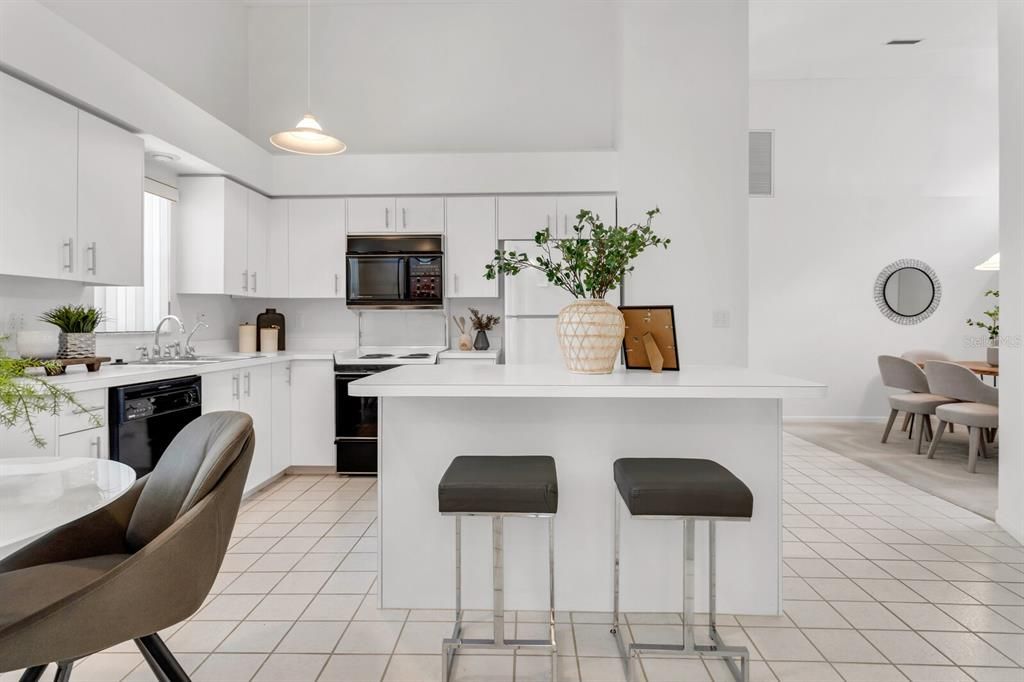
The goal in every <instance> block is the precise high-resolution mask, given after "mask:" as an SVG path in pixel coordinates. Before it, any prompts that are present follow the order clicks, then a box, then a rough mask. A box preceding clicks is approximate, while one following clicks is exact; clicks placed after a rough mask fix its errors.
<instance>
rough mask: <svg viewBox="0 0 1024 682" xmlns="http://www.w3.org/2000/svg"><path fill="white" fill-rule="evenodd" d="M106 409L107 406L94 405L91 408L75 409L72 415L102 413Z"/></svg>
mask: <svg viewBox="0 0 1024 682" xmlns="http://www.w3.org/2000/svg"><path fill="white" fill-rule="evenodd" d="M106 408H107V406H106V405H94V406H91V407H85V406H83V407H74V408H72V409H71V414H89V413H91V412H102V411H103V410H105V409H106Z"/></svg>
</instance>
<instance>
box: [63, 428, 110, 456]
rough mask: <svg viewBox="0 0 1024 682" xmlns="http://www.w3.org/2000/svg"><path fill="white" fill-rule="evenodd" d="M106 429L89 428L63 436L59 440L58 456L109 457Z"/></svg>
mask: <svg viewBox="0 0 1024 682" xmlns="http://www.w3.org/2000/svg"><path fill="white" fill-rule="evenodd" d="M109 452H110V450H109V442H108V437H107V430H106V429H89V430H88V431H79V432H78V433H69V434H67V435H65V436H61V437H60V439H59V440H58V442H57V456H58V457H98V458H100V459H107V458H108V457H109Z"/></svg>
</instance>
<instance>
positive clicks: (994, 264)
mask: <svg viewBox="0 0 1024 682" xmlns="http://www.w3.org/2000/svg"><path fill="white" fill-rule="evenodd" d="M974 269H975V270H981V271H982V272H996V271H998V270H999V252H998V251H997V252H996V253H995V254H994V255H993V256H991V257H989V259H988V260H987V261H985V262H984V263H979V264H977V265H975V266H974Z"/></svg>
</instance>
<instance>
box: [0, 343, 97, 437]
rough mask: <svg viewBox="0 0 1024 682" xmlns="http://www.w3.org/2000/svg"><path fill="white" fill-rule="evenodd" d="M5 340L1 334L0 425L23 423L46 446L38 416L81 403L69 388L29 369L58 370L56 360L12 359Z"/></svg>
mask: <svg viewBox="0 0 1024 682" xmlns="http://www.w3.org/2000/svg"><path fill="white" fill-rule="evenodd" d="M4 339H5V337H0V428H7V429H11V428H15V427H18V426H24V427H25V430H26V431H28V433H29V437H30V438H31V439H32V444H33V445H35V446H36V447H37V448H41V447H43V446H44V445H46V441H45V440H43V438H42V436H40V435H39V434H38V433H37V432H36V424H35V421H34V418H35V415H39V414H54V415H55V414H58V413H59V412H60V410H61V406H62V405H65V404H71V405H77V406H78V407H82V406H81V405H80V404H79V403H78V401H77V399H76V398H75V396H74V394H73V393H71V392H70V391H68V390H67V389H66V388H63V387H61V386H59V385H57V384H53V383H51V382H49V381H46V380H45V379H44V378H43V377H42V376H40V375H34V374H32V373H30V372H29V370H31V369H33V368H36V367H41V368H43V369H44V370H47V372H53V373H56V370H58V369H60V368H59V366H57V365H55V363H54V362H53V361H45V360H35V359H31V358H12V357H10V356H8V355H7V351H6V350H5V349H4V346H3V343H2V342H3V340H4ZM86 414H89V415H90V419H91V420H92V423H93V425H94V426H99V425H100V421H99V419H98V418H97V417H96V416H95V415H93V414H92V413H90V412H86Z"/></svg>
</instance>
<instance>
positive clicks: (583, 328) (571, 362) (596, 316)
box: [556, 299, 626, 374]
mask: <svg viewBox="0 0 1024 682" xmlns="http://www.w3.org/2000/svg"><path fill="white" fill-rule="evenodd" d="M556 331H557V333H558V345H559V346H561V348H562V358H563V359H564V360H565V366H566V368H567V369H568V370H569V371H570V372H573V373H574V374H609V373H611V371H612V370H613V369H614V368H615V358H616V357H618V354H619V350H620V349H621V348H622V335H623V334H624V333H625V331H626V322H625V320H623V319H622V313H620V312H619V309H618V308H616V307H615V306H613V305H612V304H611V303H608V301H605V300H604V299H597V300H594V299H584V300H580V301H575V302H573V303H570V304H569V305H567V306H565V307H564V308H562V310H561V312H559V313H558V324H557V326H556Z"/></svg>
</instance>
